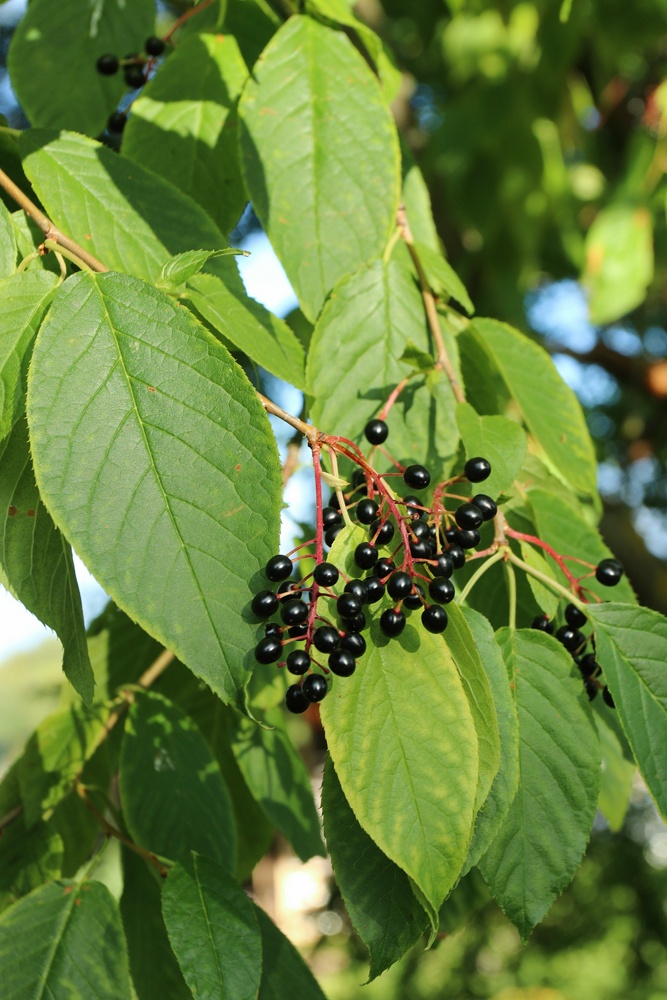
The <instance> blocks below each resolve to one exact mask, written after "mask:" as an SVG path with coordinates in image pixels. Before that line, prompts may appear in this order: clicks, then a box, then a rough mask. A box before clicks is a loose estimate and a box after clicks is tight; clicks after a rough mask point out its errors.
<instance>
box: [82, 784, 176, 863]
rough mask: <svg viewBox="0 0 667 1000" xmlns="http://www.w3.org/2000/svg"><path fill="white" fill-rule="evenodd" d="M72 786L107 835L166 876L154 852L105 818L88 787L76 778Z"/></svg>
mask: <svg viewBox="0 0 667 1000" xmlns="http://www.w3.org/2000/svg"><path fill="white" fill-rule="evenodd" d="M74 788H75V791H76V794H77V795H78V796H79V798H80V799H81V801H82V802H83V804H84V805H85V806H86V808H87V809H89V810H90V812H91V813H92V814H93V816H94V817H95V819H96V820H97V822H98V823H99V825H100V826H101V827H102V829H103V830H104V832H105V834H106V835H107V837H115V838H116V840H120V842H121V843H122V844H125V846H126V847H129V849H130V850H131V851H134V853H135V854H138V855H139V857H141V858H143V859H144V861H147V862H148V864H149V865H152V866H153V868H156V869H157V870H158V871H159V873H160V875H161V876H162V878H166V876H167V875H168V871H167V869H166V868H165V867H164V865H162V864H160V862H159V861H158V859H157V858H156V856H155V855H154V854H152V853H151V852H150V851H145V850H144V849H143V847H139V845H138V844H135V842H134V841H133V840H130V838H129V837H128V836H126V835H125V834H124V833H123V832H122V831H121V830H119V829H117V827H115V826H113V825H112V824H111V823H110V822H109V821H108V820H107V818H106V817H105V816H104V815H103V813H101V812H100V810H99V809H98V808H97V806H96V805H95V803H94V802H93V800H92V799H91V797H90V796H89V794H88V789H87V788H86V786H85V785H83V784H82V783H81V782H80V781H78V780H77V781H75V783H74Z"/></svg>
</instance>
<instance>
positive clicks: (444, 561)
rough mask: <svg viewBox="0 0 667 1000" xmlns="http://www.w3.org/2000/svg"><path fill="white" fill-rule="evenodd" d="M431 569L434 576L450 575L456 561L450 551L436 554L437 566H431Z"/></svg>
mask: <svg viewBox="0 0 667 1000" xmlns="http://www.w3.org/2000/svg"><path fill="white" fill-rule="evenodd" d="M464 558H465V557H464ZM429 569H430V571H431V573H432V574H433V576H446V577H450V576H451V575H452V573H453V572H454V563H453V562H452V557H451V555H450V554H449V552H441V553H440V554H439V555H438V556H436V560H435V566H429Z"/></svg>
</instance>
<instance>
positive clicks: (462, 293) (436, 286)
mask: <svg viewBox="0 0 667 1000" xmlns="http://www.w3.org/2000/svg"><path fill="white" fill-rule="evenodd" d="M415 250H416V251H417V254H418V255H419V259H420V261H421V264H422V267H423V268H424V273H425V274H426V277H427V279H428V283H429V285H430V286H431V289H432V290H433V291H434V292H435V294H436V295H438V296H440V297H441V298H446V299H450V298H451V299H456V301H457V302H458V303H459V305H462V306H463V308H464V309H465V311H466V312H467V313H468V315H469V316H472V314H473V313H474V311H475V307H474V305H473V304H472V300H471V298H470V296H469V295H468V292H467V291H466V287H465V285H464V284H463V282H462V281H461V279H460V278H459V276H458V274H457V273H456V271H455V270H454V268H453V267H452V265H451V264H450V263H449V261H448V260H447V258H446V257H444V256H443V254H442V252H441V251H439V250H433V249H432V248H431V247H430V246H428V244H426V243H419V242H418V241H415Z"/></svg>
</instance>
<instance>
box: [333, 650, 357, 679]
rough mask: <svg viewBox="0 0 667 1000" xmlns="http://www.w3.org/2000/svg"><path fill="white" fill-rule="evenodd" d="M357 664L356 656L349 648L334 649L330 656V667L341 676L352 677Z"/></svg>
mask: <svg viewBox="0 0 667 1000" xmlns="http://www.w3.org/2000/svg"><path fill="white" fill-rule="evenodd" d="M356 665H357V664H356V663H355V662H354V656H353V655H352V653H350V652H348V650H347V649H334V651H333V653H332V654H331V656H330V657H329V669H330V670H333V672H334V673H335V674H338V676H339V677H350V676H351V675H352V674H353V673H354V670H355V667H356Z"/></svg>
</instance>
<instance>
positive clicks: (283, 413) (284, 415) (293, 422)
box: [257, 392, 322, 445]
mask: <svg viewBox="0 0 667 1000" xmlns="http://www.w3.org/2000/svg"><path fill="white" fill-rule="evenodd" d="M257 395H258V396H259V401H260V403H261V404H262V406H263V407H264V409H265V410H266V412H267V413H271V414H273V416H274V417H279V418H280V419H281V420H284V421H285V423H286V424H289V425H290V427H293V428H294V429H295V430H297V431H301V433H302V434H303V436H304V437H305V438H306V440H307V441H308V443H309V444H311V445H312V444H314V443H315V442H317V441H318V440H319V439H320V438H321V437H322V435H321V434H320V432H319V431H318V429H317V427H312V426H311V425H310V424H307V423H306V422H305V421H304V420H300V419H299V417H293V416H292V414H291V413H288V412H287V410H283V409H282V407H280V406H277V405H276V403H274V402H272V401H271V400H270V399H267V397H266V396H264V395H262V393H261V392H258V393H257Z"/></svg>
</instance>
